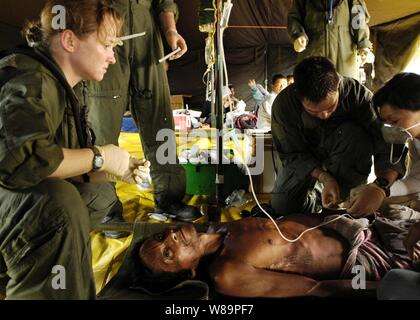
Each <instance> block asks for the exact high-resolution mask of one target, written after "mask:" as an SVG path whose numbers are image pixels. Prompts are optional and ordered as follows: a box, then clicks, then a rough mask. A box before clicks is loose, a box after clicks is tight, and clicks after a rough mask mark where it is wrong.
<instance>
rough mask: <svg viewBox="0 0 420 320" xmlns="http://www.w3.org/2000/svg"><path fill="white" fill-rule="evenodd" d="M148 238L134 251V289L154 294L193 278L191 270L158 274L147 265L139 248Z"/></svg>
mask: <svg viewBox="0 0 420 320" xmlns="http://www.w3.org/2000/svg"><path fill="white" fill-rule="evenodd" d="M152 237H153V236H152ZM147 239H149V238H146V239H144V240H142V241H140V242H139V243H137V244H136V245H135V247H134V249H133V251H132V255H133V256H132V261H133V263H134V268H133V273H132V275H131V277H132V278H131V286H130V287H131V288H132V289H142V290H143V291H147V292H149V293H152V294H153V293H154V294H158V293H164V292H166V291H168V290H170V289H172V288H174V287H175V286H177V285H178V284H180V283H181V282H183V281H185V280H190V279H192V278H193V274H192V271H191V270H182V271H180V272H163V273H158V274H156V273H154V272H153V271H151V270H150V269H149V268H148V267H146V265H145V264H144V262H143V260H142V259H141V257H140V255H139V250H140V248H141V246H142V245H143V243H144V242H145V241H146V240H147Z"/></svg>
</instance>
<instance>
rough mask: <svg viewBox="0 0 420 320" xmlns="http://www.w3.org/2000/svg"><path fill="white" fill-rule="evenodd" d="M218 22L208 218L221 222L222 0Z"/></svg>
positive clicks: (218, 10) (218, 4)
mask: <svg viewBox="0 0 420 320" xmlns="http://www.w3.org/2000/svg"><path fill="white" fill-rule="evenodd" d="M216 7H217V9H216V10H217V15H216V16H217V21H216V41H217V44H216V54H215V56H216V70H215V73H214V84H215V87H214V88H215V89H216V90H215V92H216V107H215V110H216V115H215V118H216V130H217V142H216V148H217V163H216V177H215V178H216V194H215V204H214V205H213V206H209V210H208V218H209V221H220V218H221V210H222V199H221V190H222V186H223V183H224V174H223V164H222V163H223V116H224V110H223V60H222V56H221V52H222V50H221V46H222V45H223V43H222V41H223V39H222V32H221V26H220V21H221V18H222V0H217V5H216Z"/></svg>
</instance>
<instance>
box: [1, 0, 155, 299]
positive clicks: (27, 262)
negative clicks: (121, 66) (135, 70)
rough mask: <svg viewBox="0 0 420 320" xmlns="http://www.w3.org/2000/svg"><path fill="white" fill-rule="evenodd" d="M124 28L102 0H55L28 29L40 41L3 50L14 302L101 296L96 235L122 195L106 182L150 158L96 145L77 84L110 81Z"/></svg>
mask: <svg viewBox="0 0 420 320" xmlns="http://www.w3.org/2000/svg"><path fill="white" fill-rule="evenodd" d="M57 5H61V6H64V8H65V13H66V19H65V20H66V25H65V29H63V30H62V29H54V27H53V26H54V23H53V22H54V21H55V20H56V16H55V15H54V13H53V12H55V10H54V7H55V6H57ZM121 25H122V18H121V16H120V15H119V14H118V13H117V12H116V11H115V10H114V9H112V8H111V7H109V6H107V5H106V4H104V3H103V2H102V1H100V0H49V1H47V2H46V4H45V6H44V8H43V10H42V13H41V17H40V20H39V21H37V22H35V23H29V24H28V26H27V27H25V28H24V30H23V32H22V33H23V34H24V36H25V37H26V39H27V41H28V44H30V45H31V46H32V47H33V48H26V49H23V48H19V49H13V50H11V51H10V52H12V53H9V54H7V53H2V56H3V55H4V57H3V58H2V59H0V278H4V279H5V280H6V281H5V282H6V284H7V286H6V298H7V299H94V298H95V297H96V292H95V284H94V279H93V271H92V266H91V260H92V258H91V248H90V238H89V232H90V230H91V229H93V228H94V227H96V226H97V225H98V224H99V223H100V221H101V220H102V219H103V217H104V216H105V215H107V214H108V213H109V212H110V211H111V210H112V208H113V207H114V205H115V203H116V202H117V198H116V196H114V195H113V190H112V188H110V185H109V184H108V183H105V182H107V181H117V180H118V181H124V182H127V183H132V184H135V183H136V182H137V181H138V180H142V179H144V178H146V177H147V176H148V170H149V169H148V167H149V164H148V163H147V162H146V161H145V160H144V159H136V158H131V157H130V155H129V154H128V152H127V151H126V150H123V149H121V148H119V147H117V146H115V145H111V144H107V145H101V146H95V145H93V143H94V141H93V140H92V136H91V135H89V133H90V130H89V127H88V126H87V124H86V122H85V115H83V107H82V105H81V104H80V103H79V101H78V99H77V97H76V95H75V92H74V91H73V88H74V87H75V86H76V84H77V83H79V82H80V81H82V80H95V81H100V80H102V78H103V77H104V74H105V73H106V69H107V68H108V66H109V65H111V64H114V63H115V56H114V51H113V48H114V45H115V44H116V43H117V42H119V41H118V40H119V38H118V36H119V34H120V29H121ZM59 272H60V273H61V274H65V283H61V285H60V284H57V281H56V280H54V277H55V276H56V275H57V274H58V273H59ZM2 280H3V279H2ZM1 282H2V283H4V281H1ZM63 286H64V287H65V289H66V290H63V289H64V288H63Z"/></svg>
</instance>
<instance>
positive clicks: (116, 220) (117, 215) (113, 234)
mask: <svg viewBox="0 0 420 320" xmlns="http://www.w3.org/2000/svg"><path fill="white" fill-rule="evenodd" d="M122 212H123V207H122V204H121V202H120V201H118V202H117V203H116V204H115V206H114V207H113V208H112V210H111V211H110V212H109V213H108V214H107V215H106V216H105V217H104V218H103V219H102V222H101V224H103V225H105V226H106V225H112V224H116V225H118V224H123V223H125V220H124V217H123V216H122ZM102 233H103V234H104V235H105V237H107V238H111V239H119V238H126V237H128V236H129V235H130V232H128V231H114V230H104V231H102Z"/></svg>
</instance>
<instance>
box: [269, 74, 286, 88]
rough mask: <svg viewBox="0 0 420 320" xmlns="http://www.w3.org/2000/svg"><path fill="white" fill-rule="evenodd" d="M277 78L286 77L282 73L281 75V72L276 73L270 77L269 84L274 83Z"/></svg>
mask: <svg viewBox="0 0 420 320" xmlns="http://www.w3.org/2000/svg"><path fill="white" fill-rule="evenodd" d="M278 79H287V78H286V77H285V76H284V75H282V74H281V73H276V74H275V75H274V76H273V77H272V78H271V84H273V85H274V84H275V83H276V81H277V80H278Z"/></svg>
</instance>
